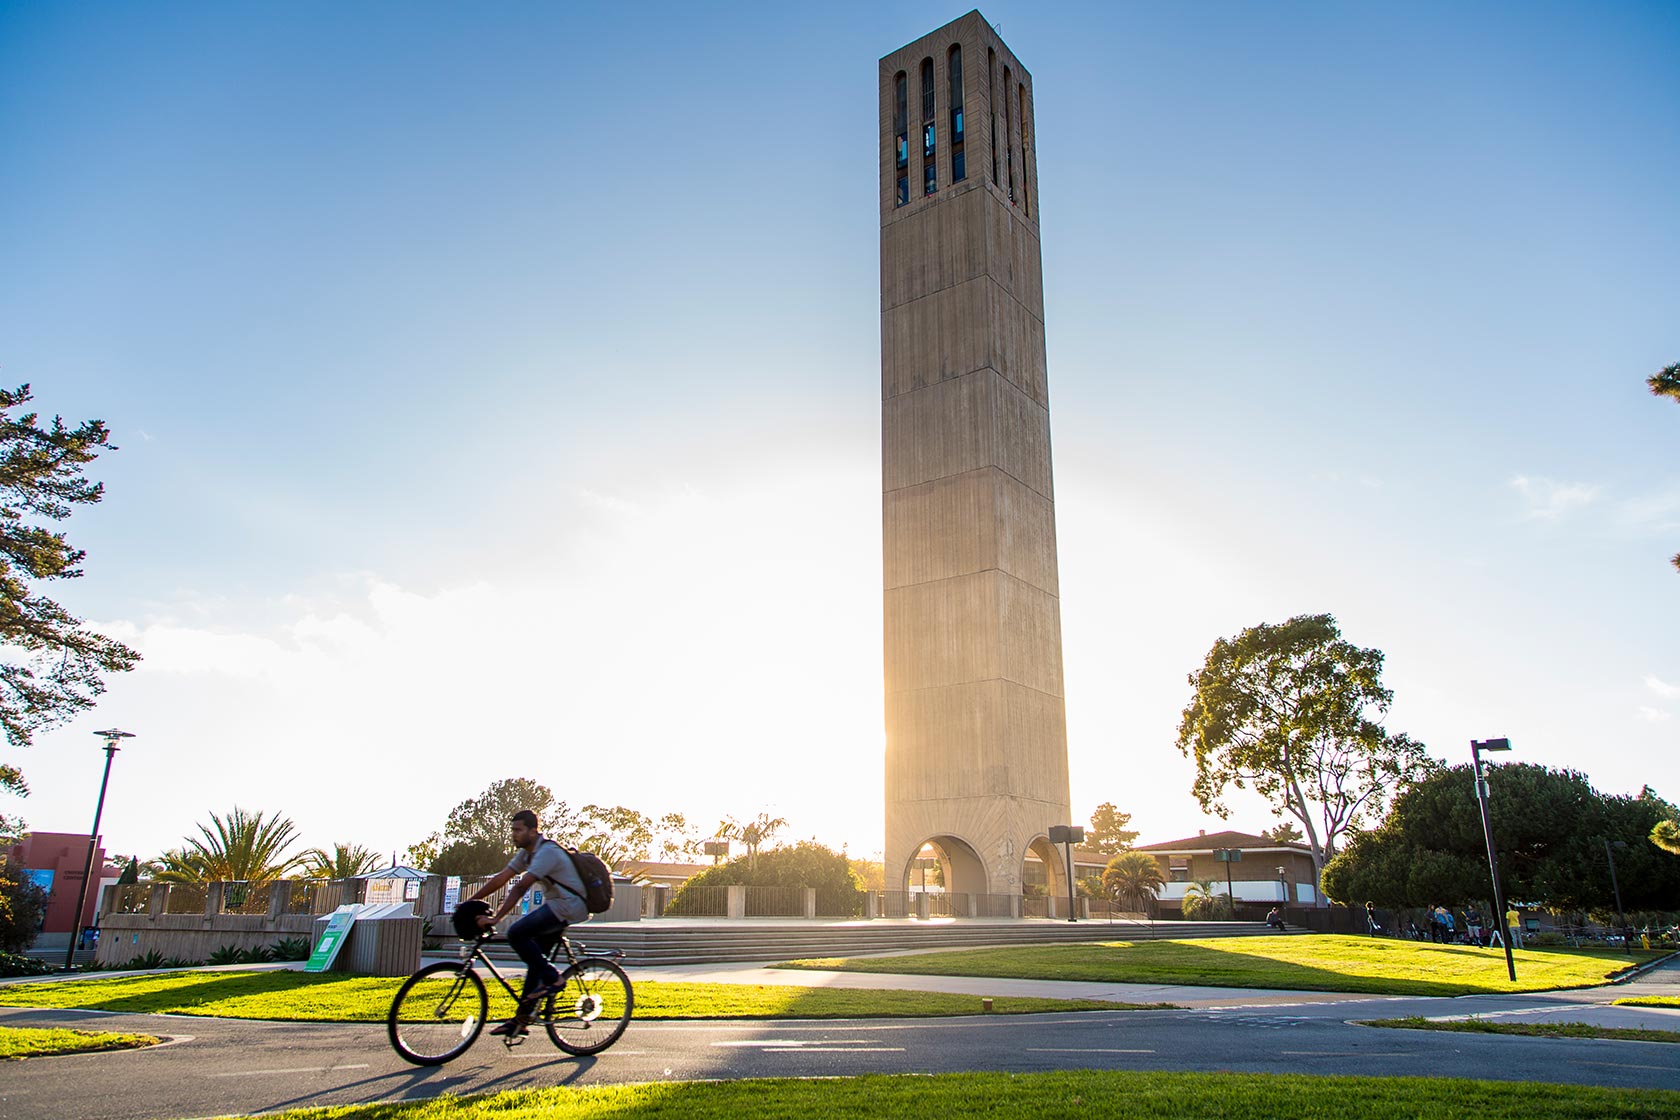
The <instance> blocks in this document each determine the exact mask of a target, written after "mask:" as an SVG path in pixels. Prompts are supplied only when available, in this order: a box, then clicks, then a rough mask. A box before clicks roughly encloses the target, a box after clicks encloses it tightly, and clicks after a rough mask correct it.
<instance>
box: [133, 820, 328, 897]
mask: <svg viewBox="0 0 1680 1120" xmlns="http://www.w3.org/2000/svg"><path fill="white" fill-rule="evenodd" d="M198 832H199V835H198V836H196V837H194V836H189V837H187V838H186V839H185V841H184V843H183V844H182V846H181V847H179V848H175V849H172V850H170V851H167V852H165V853H163V857H162V860H161V861H160V862H161V863H162V864H163V870H162V871H160V872H159V873H158V875H157V878H158V879H159V881H161V882H166V883H208V882H215V881H218V880H219V881H223V882H233V881H238V882H246V883H266V882H268V881H270V880H272V879H279V878H282V877H283V876H284V875H285V874H286V873H287V872H288V871H291V870H292V869H293V868H295V867H297V866H298V865H299V864H301V863H303V861H304V859H305V857H304V856H301V855H297V856H286V855H285V851H286V849H287V848H289V847H291V846H292V843H293V842H294V840H295V838H296V836H297V826H296V825H294V824H293V823H292V822H291V821H290V820H289V819H287V818H286V817H282V816H281V815H280V814H279V813H275V814H273V815H272V816H267V817H265V816H264V814H262V813H247V812H246V811H245V810H244V809H241V808H239V807H238V806H237V805H236V806H234V809H233V812H231V813H229V814H228V815H227V817H226V818H225V819H224V818H222V817H218V816H217V815H216V814H215V813H211V814H210V824H208V825H204V824H201V825H199V826H198Z"/></svg>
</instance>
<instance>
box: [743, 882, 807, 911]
mask: <svg viewBox="0 0 1680 1120" xmlns="http://www.w3.org/2000/svg"><path fill="white" fill-rule="evenodd" d="M743 893H744V894H745V895H746V904H747V917H749V918H803V917H804V916H805V888H804V887H748V888H747V889H746V890H745V891H744V892H743Z"/></svg>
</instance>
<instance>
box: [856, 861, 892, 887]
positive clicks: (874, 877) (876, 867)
mask: <svg viewBox="0 0 1680 1120" xmlns="http://www.w3.org/2000/svg"><path fill="white" fill-rule="evenodd" d="M846 862H847V863H848V864H849V865H851V868H852V874H854V875H856V876H857V877H858V880H859V881H860V882H862V883H863V889H864V890H866V891H884V890H886V889H887V869H886V866H885V865H884V864H882V863H881V861H880V860H878V859H851V858H849V857H848V858H847V860H846Z"/></svg>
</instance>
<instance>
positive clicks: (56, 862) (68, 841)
mask: <svg viewBox="0 0 1680 1120" xmlns="http://www.w3.org/2000/svg"><path fill="white" fill-rule="evenodd" d="M87 850H88V836H87V834H86V833H82V834H81V835H80V836H78V835H76V834H75V833H74V832H30V833H27V834H25V835H24V837H23V839H22V840H20V841H18V842H17V843H16V844H13V845H12V846H11V849H10V850H9V851H7V853H6V862H7V863H9V864H11V865H12V866H14V867H22V868H24V869H25V870H27V871H33V872H37V873H42V872H51V873H52V886H51V887H49V888H48V889H49V891H50V892H51V893H50V895H49V897H48V900H47V920H46V922H45V924H43V925H42V926H41V932H42V933H70V932H72V931H73V930H74V928H75V914H76V896H77V895H79V894H81V892H82V871H83V869H84V868H86V867H87ZM93 873H94V876H95V879H94V886H96V887H97V886H98V885H99V878H100V877H102V876H110V875H115V874H116V873H117V871H116V868H107V867H106V866H105V849H104V848H103V847H100V848H97V849H95V850H94V853H93ZM36 877H37V878H40V875H39V874H38V875H37V876H36ZM98 895H99V892H98V891H97V890H89V891H88V897H87V906H86V907H85V908H83V910H82V925H84V926H91V925H92V924H93V916H94V913H95V911H96V910H97V909H98V906H99V898H98Z"/></svg>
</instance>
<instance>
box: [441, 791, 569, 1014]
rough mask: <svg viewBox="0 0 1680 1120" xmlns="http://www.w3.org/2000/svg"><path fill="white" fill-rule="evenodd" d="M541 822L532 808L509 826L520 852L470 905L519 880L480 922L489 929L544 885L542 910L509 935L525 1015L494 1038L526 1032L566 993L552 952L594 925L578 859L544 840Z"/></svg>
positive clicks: (534, 909)
mask: <svg viewBox="0 0 1680 1120" xmlns="http://www.w3.org/2000/svg"><path fill="white" fill-rule="evenodd" d="M537 823H538V822H537V814H535V813H533V812H532V811H531V810H529V809H521V810H519V812H517V813H515V814H514V815H513V818H512V820H511V822H510V823H509V826H508V837H509V839H511V840H512V841H513V846H514V849H515V851H514V853H513V858H512V859H510V860H508V865H507V866H506V867H504V868H502V870H500V871H498V872H496V874H495V875H493V876H491V877H490V880H489V882H487V883H485V884H484V885H483V886H482V887H480V888H478V890H477V891H476V892H474V894H473V896H472V898H470V899H468V900H467V901H469V902H471V901H474V900H476V899H483V898H487V897H488V896H490V895H492V894H495V893H496V891H498V890H500V889H501V887H502V886H503V885H504V884H505V883H507V881H508V880H509V879H512V878H513V877H514V876H515V875H518V876H519V880H518V881H517V882H515V883H514V884H513V886H512V888H510V889H509V890H508V892H507V895H506V896H505V897H504V898H503V899H502V904H501V906H499V907H498V908H497V909H496V912H495V913H494V914H486V915H484V916H483V917H481V918H479V919H478V923H479V925H481V926H483V927H485V928H489V927H490V926H493V925H495V924H496V923H497V922H499V921H501V920H502V919H503V918H505V917H507V916H508V915H509V914H511V913H512V912H513V909H514V907H516V906H518V905H519V900H520V899H521V898H524V897H525V894H526V892H527V891H529V890H530V889H531V888H532V887H534V886H537V885H539V884H540V885H541V886H542V892H543V901H542V905H540V906H533V907H532V908H531V912H530V913H529V914H526V915H525V916H524V917H523V918H520V919H519V920H518V921H517V922H514V923H513V925H511V926H509V927H508V931H507V939H508V944H509V945H511V946H512V947H513V951H514V952H515V953H518V954H519V959H520V960H522V961H524V962H525V969H526V971H525V989H524V995H523V996H522V998H521V999H520V1001H519V1013H518V1014H517V1015H515V1016H514V1017H513V1018H512V1019H509V1020H508V1021H507V1022H505V1023H503V1024H501V1025H500V1026H498V1027H494V1028H492V1029H491V1031H490V1033H491V1034H506V1035H511V1034H516V1033H517V1034H524V1033H525V1031H526V1023H527V1021H528V1020H529V1018H530V1015H531V1012H532V1011H533V1010H534V1009H536V1008H537V1007H538V1006H540V1005H541V1003H542V1001H543V1000H545V999H547V998H548V997H549V996H551V995H553V994H554V993H555V992H557V991H559V990H560V971H559V970H558V969H556V968H555V967H554V965H553V964H551V963H550V962H549V959H548V951H549V949H551V948H552V947H553V946H554V943H555V942H556V941H557V940H559V938H560V935H561V934H562V933H564V932H565V930H566V926H567V925H569V924H572V923H575V922H584V921H588V920H589V906H588V904H587V902H586V901H585V895H584V886H583V879H582V878H581V877H580V876H579V875H578V873H577V868H576V867H574V866H573V865H572V857H571V856H569V855H567V854H566V849H564V848H562V847H561V846H560V845H559V844H556V843H555V842H554V841H553V840H550V839H548V838H547V837H546V836H544V835H543V834H542V832H541V831H539V829H538V827H537Z"/></svg>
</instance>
